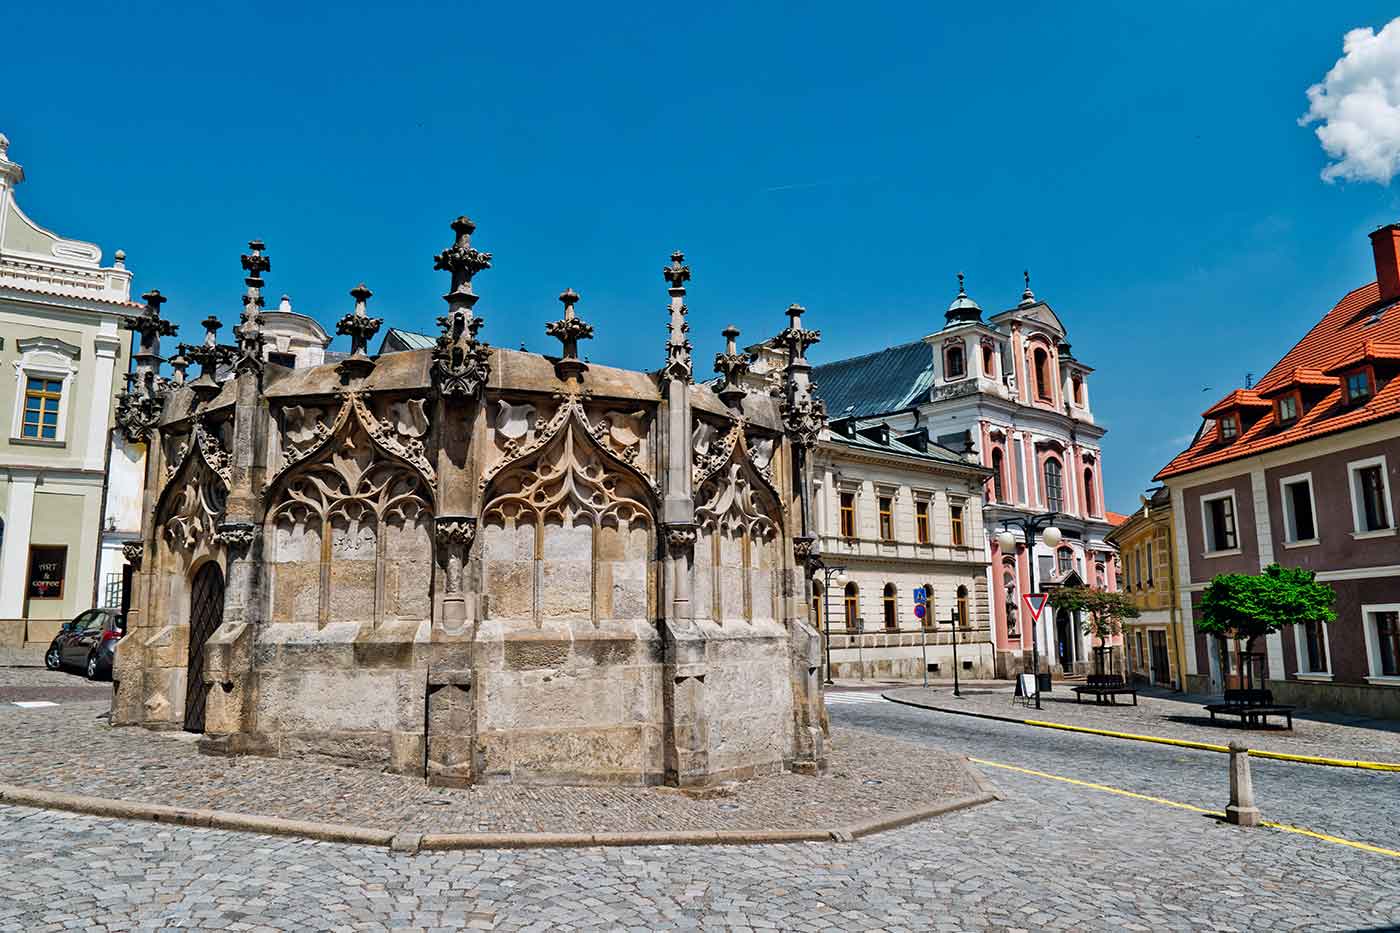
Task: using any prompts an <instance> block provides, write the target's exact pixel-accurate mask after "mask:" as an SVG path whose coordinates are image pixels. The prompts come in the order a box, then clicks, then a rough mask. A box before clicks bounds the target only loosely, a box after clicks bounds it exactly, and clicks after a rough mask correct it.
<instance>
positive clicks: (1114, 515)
mask: <svg viewBox="0 0 1400 933" xmlns="http://www.w3.org/2000/svg"><path fill="white" fill-rule="evenodd" d="M1103 517H1104V518H1106V519H1108V523H1109V524H1110V525H1121V524H1123V523H1124V522H1126V521H1127V520H1128V519H1129V518H1132V516H1131V515H1124V514H1123V513H1122V512H1110V511H1108V510H1107V509H1105V510H1104V513H1103Z"/></svg>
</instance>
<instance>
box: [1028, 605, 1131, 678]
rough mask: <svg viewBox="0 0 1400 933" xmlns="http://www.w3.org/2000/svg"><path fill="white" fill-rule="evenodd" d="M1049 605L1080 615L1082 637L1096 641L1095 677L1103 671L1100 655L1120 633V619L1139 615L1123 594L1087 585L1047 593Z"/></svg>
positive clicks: (1121, 620)
mask: <svg viewBox="0 0 1400 933" xmlns="http://www.w3.org/2000/svg"><path fill="white" fill-rule="evenodd" d="M1050 605H1052V606H1054V607H1055V609H1057V610H1059V609H1063V610H1065V611H1066V612H1083V613H1084V620H1083V622H1082V623H1081V627H1082V629H1083V632H1084V634H1085V635H1092V636H1094V637H1095V638H1097V639H1098V640H1099V647H1098V648H1097V649H1096V650H1095V651H1094V666H1095V667H1096V668H1098V670H1096V671H1095V673H1097V674H1102V673H1103V672H1104V671H1103V655H1104V652H1105V651H1107V650H1108V640H1109V639H1110V638H1112V637H1113V636H1115V635H1119V634H1121V633H1122V631H1123V620H1124V619H1136V618H1137V617H1138V616H1139V615H1140V613H1139V612H1138V608H1137V606H1135V605H1133V601H1132V598H1131V597H1129V596H1128V594H1127V593H1114V592H1110V591H1108V590H1100V589H1096V588H1094V587H1089V586H1062V587H1060V588H1059V589H1057V590H1052V591H1051V593H1050Z"/></svg>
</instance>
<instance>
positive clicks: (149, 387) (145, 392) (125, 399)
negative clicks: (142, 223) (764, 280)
mask: <svg viewBox="0 0 1400 933" xmlns="http://www.w3.org/2000/svg"><path fill="white" fill-rule="evenodd" d="M141 297H142V298H143V299H144V300H145V302H146V306H145V307H144V308H142V309H141V313H140V314H130V315H125V316H123V317H122V321H121V326H122V329H123V330H130V331H135V332H136V333H137V334H139V335H140V338H141V345H140V347H139V348H138V349H137V351H136V353H134V354H133V355H132V361H133V362H134V363H135V364H136V369H135V372H132V373H128V374H127V384H126V388H125V389H124V390H123V391H121V392H119V393H117V414H116V418H117V426H118V427H120V428H121V429H122V431H123V433H125V435H126V438H127V440H129V441H131V442H132V443H133V444H134V443H140V442H143V441H145V439H146V436H147V434H148V433H149V432H150V430H151V428H153V427H155V425H156V423H157V422H158V421H159V420H160V413H161V409H162V408H163V407H164V405H165V397H164V394H163V389H162V388H161V386H160V385H158V382H159V379H158V375H157V374H158V372H159V370H160V338H161V337H172V336H174V335H175V332H176V330H177V329H178V328H176V326H175V324H174V322H173V321H167V320H165V319H164V318H162V317H161V316H160V306H161V305H163V304H165V296H164V295H162V294H161V293H160V292H159V291H158V290H157V289H154V288H153V289H151V290H150V291H148V292H146V294H144V295H142V296H141Z"/></svg>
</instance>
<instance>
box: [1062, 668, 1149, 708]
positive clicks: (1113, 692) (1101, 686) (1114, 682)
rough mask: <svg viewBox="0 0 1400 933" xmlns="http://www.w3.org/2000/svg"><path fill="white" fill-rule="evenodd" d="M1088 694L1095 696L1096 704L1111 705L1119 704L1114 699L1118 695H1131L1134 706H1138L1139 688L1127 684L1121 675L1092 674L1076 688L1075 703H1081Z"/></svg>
mask: <svg viewBox="0 0 1400 933" xmlns="http://www.w3.org/2000/svg"><path fill="white" fill-rule="evenodd" d="M1086 693H1092V694H1093V695H1094V702H1095V703H1103V702H1104V701H1105V700H1106V701H1107V702H1108V703H1110V704H1114V703H1117V702H1118V701H1117V700H1116V699H1114V698H1115V697H1116V696H1118V694H1120V693H1131V694H1132V695H1133V705H1134V706H1137V705H1138V699H1137V687H1134V686H1133V685H1132V684H1130V683H1128V682H1126V681H1125V680H1124V679H1123V676H1122V675H1121V674H1090V675H1089V678H1088V680H1087V681H1086V682H1085V683H1082V684H1080V685H1078V686H1076V687H1075V688H1074V702H1076V703H1078V702H1080V700H1081V699H1082V697H1083V696H1084V694H1086Z"/></svg>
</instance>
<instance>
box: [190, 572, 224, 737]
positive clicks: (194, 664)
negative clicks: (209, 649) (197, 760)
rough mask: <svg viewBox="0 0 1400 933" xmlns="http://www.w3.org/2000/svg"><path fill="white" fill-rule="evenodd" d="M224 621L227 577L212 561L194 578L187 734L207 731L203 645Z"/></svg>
mask: <svg viewBox="0 0 1400 933" xmlns="http://www.w3.org/2000/svg"><path fill="white" fill-rule="evenodd" d="M223 621H224V573H223V571H222V570H220V569H219V565H218V564H216V563H214V562H213V561H210V562H209V563H207V564H205V565H204V566H203V567H201V568H200V569H199V572H198V573H196V574H195V575H194V585H193V587H192V588H191V593H190V653H189V666H188V672H189V673H188V675H187V676H186V678H185V731H186V732H203V731H204V705H205V703H206V702H207V701H208V699H209V685H208V684H206V683H205V682H204V645H205V643H206V642H207V641H209V636H210V635H213V634H214V632H215V631H217V630H218V628H219V625H220V623H222V622H223Z"/></svg>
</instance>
